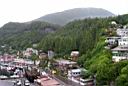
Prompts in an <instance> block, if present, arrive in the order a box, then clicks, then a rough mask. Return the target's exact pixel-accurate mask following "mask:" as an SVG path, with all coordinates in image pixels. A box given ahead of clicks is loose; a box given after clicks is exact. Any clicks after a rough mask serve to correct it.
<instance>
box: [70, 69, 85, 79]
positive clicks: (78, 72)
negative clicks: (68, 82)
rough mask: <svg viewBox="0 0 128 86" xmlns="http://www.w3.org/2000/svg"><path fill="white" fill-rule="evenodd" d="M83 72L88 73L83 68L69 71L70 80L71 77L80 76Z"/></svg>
mask: <svg viewBox="0 0 128 86" xmlns="http://www.w3.org/2000/svg"><path fill="white" fill-rule="evenodd" d="M82 71H86V70H85V69H83V68H79V69H71V70H68V77H69V78H70V77H77V76H80V75H81V73H82Z"/></svg>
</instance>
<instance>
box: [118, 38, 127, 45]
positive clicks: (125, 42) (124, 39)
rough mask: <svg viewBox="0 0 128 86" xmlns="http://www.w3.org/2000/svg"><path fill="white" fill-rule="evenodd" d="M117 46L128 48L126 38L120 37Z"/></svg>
mask: <svg viewBox="0 0 128 86" xmlns="http://www.w3.org/2000/svg"><path fill="white" fill-rule="evenodd" d="M118 45H119V46H128V37H121V39H118Z"/></svg>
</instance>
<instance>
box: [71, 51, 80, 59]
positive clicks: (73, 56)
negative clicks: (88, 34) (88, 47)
mask: <svg viewBox="0 0 128 86" xmlns="http://www.w3.org/2000/svg"><path fill="white" fill-rule="evenodd" d="M78 57H79V51H72V52H71V60H73V61H77V59H78Z"/></svg>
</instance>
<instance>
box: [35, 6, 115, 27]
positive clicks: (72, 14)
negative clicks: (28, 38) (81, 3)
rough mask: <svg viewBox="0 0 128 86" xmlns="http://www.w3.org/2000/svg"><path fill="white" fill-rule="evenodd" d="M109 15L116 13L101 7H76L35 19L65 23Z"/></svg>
mask: <svg viewBox="0 0 128 86" xmlns="http://www.w3.org/2000/svg"><path fill="white" fill-rule="evenodd" d="M108 16H114V14H113V13H111V12H109V11H107V10H104V9H101V8H75V9H70V10H66V11H63V12H57V13H53V14H48V15H45V16H42V17H40V18H38V19H36V20H35V21H46V22H49V23H53V24H59V25H65V24H66V23H68V22H70V21H73V20H78V19H84V18H89V17H90V18H95V17H108Z"/></svg>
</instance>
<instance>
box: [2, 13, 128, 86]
mask: <svg viewBox="0 0 128 86" xmlns="http://www.w3.org/2000/svg"><path fill="white" fill-rule="evenodd" d="M111 21H116V22H117V24H122V25H126V24H128V15H121V16H117V17H109V18H93V19H92V18H88V19H83V20H75V21H72V22H70V23H68V24H66V25H65V26H63V27H60V26H57V25H53V24H49V23H46V22H39V21H35V22H31V23H12V22H11V23H8V24H6V25H4V26H3V27H2V28H0V44H1V45H4V44H6V45H9V46H12V48H13V49H16V50H22V49H25V48H27V47H31V46H32V44H35V43H36V44H38V47H37V49H41V50H43V51H47V50H49V49H52V50H54V52H55V53H56V57H57V58H69V57H70V56H69V55H70V53H71V51H72V50H78V51H79V52H80V57H79V59H78V64H79V65H80V66H81V67H85V68H86V69H87V70H89V71H90V75H91V74H92V75H94V74H95V75H96V80H97V85H98V86H103V85H104V84H105V85H106V84H107V85H110V84H111V83H112V82H113V83H114V84H116V85H115V86H128V83H127V82H128V80H127V78H128V61H121V62H118V63H113V62H112V54H111V52H110V50H106V49H104V45H105V38H106V37H107V36H106V35H105V33H104V32H105V31H106V29H108V28H109V27H111V26H110V22H111ZM60 28H61V29H60Z"/></svg>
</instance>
